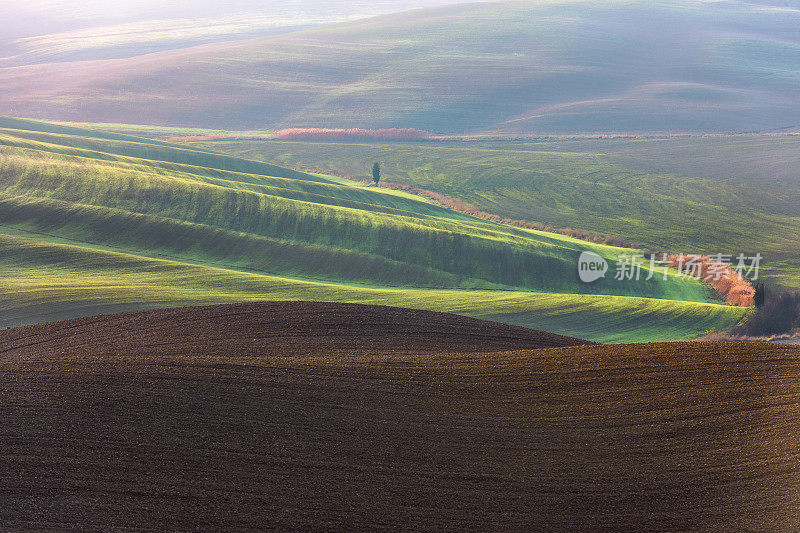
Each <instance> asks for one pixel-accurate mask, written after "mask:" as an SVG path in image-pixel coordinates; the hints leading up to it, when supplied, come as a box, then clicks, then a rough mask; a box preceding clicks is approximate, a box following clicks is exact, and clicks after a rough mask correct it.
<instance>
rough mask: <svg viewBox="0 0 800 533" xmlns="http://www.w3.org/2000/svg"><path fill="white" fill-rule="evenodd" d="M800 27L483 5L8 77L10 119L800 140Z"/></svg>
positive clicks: (644, 7)
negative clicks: (792, 134) (792, 136)
mask: <svg viewBox="0 0 800 533" xmlns="http://www.w3.org/2000/svg"><path fill="white" fill-rule="evenodd" d="M676 28H678V29H679V30H676ZM798 28H800V10H798V9H797V6H790V7H786V6H785V5H783V6H782V7H781V8H774V7H772V8H771V7H769V6H764V5H755V4H753V3H751V2H745V1H730V2H693V1H688V0H687V1H680V2H649V1H646V0H630V1H626V2H622V3H620V2H616V1H612V0H604V1H598V2H586V1H583V0H558V1H548V2H521V1H513V2H512V1H506V2H487V3H480V4H472V5H460V6H452V7H445V8H438V9H432V10H420V11H411V12H407V13H401V14H394V15H389V16H384V17H377V18H372V19H367V20H361V21H356V22H350V23H345V24H338V25H332V26H325V27H322V28H316V29H312V30H308V31H302V32H297V33H291V34H285V35H280V36H275V37H270V38H266V39H257V40H246V41H238V42H228V43H219V44H211V45H207V46H201V47H195V48H187V49H182V50H174V51H166V52H162V53H156V54H147V55H141V56H138V57H130V58H123V59H116V60H110V61H78V62H71V63H70V62H61V63H49V64H41V65H33V66H26V67H19V68H5V69H2V70H0V83H2V84H3V87H4V90H3V93H2V94H0V112H3V113H6V114H15V115H23V116H35V117H42V118H51V119H59V120H77V121H83V122H123V123H138V122H142V120H141V117H142V116H147V117H148V120H149V121H151V122H152V123H156V124H162V125H168V126H195V127H203V128H216V129H240V130H243V129H269V128H273V127H281V126H288V127H302V126H308V127H326V126H327V127H373V128H375V127H416V128H424V129H432V130H435V131H438V132H473V131H476V130H478V131H479V130H499V131H504V132H513V133H517V132H540V133H552V132H594V131H623V132H653V131H662V132H663V131H714V132H728V131H757V130H764V129H773V128H784V127H788V126H796V125H798V124H800V111H798V109H800V106H798V105H797V103H798V101H797V94H798V84H800V78H798V76H797V74H796V73H797V72H798V71H800V64H799V63H798V57H799V56H798V54H797V51H798V49H800V34H799V33H798V31H799V30H798ZM145 110H146V112H145Z"/></svg>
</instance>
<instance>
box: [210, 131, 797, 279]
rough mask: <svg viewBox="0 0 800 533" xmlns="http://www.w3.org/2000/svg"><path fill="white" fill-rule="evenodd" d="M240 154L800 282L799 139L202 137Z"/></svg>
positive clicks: (787, 137)
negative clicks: (741, 259)
mask: <svg viewBox="0 0 800 533" xmlns="http://www.w3.org/2000/svg"><path fill="white" fill-rule="evenodd" d="M198 146H203V147H206V148H213V149H215V150H221V151H224V152H228V153H230V154H233V155H237V156H240V157H245V158H248V159H256V160H266V161H272V162H275V163H277V164H281V165H286V166H292V167H299V168H314V169H319V170H320V171H322V172H330V173H340V174H349V175H353V176H364V175H365V174H367V173H368V171H369V168H366V169H365V165H364V161H373V160H376V161H381V162H382V163H383V170H384V176H385V179H386V180H388V181H395V182H400V183H404V184H408V185H413V186H417V187H421V188H424V189H429V190H433V191H435V192H438V193H442V194H445V195H448V196H451V197H455V198H458V199H461V200H464V201H466V202H468V203H470V204H472V205H475V206H478V207H480V208H481V209H483V210H485V211H488V212H490V213H496V214H500V215H503V216H505V217H509V218H521V219H525V220H529V221H533V222H540V223H544V224H549V225H552V226H554V227H562V228H563V227H567V228H573V229H581V230H586V231H594V232H599V233H604V234H610V235H619V236H622V237H625V238H627V239H628V240H630V241H634V242H638V243H641V244H644V245H647V246H650V247H653V248H655V249H661V250H669V251H673V252H675V253H698V252H702V253H708V254H716V253H723V254H732V255H738V254H740V253H745V254H747V255H755V254H756V253H761V254H762V255H763V256H764V257H765V261H764V268H765V270H764V272H765V274H766V275H767V277H768V278H769V279H770V280H771V281H773V282H776V283H780V284H781V285H784V286H791V287H800V259H798V258H800V237H798V235H800V203H798V202H797V198H800V179H799V178H798V175H797V172H796V169H797V166H798V164H800V156H798V154H800V136H780V137H775V136H764V135H752V136H712V137H692V138H685V139H668V138H667V139H647V140H631V139H611V140H602V139H601V140H574V141H542V142H449V143H448V142H440V143H439V142H437V143H433V142H429V143H418V144H398V143H392V144H383V145H380V144H364V143H319V142H315V143H310V142H305V143H302V142H263V141H261V142H253V141H241V142H224V141H221V142H213V143H201V144H199V145H198Z"/></svg>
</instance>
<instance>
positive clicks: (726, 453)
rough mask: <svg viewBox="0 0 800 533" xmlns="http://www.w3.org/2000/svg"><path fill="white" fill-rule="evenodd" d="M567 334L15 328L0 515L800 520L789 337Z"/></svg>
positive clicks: (198, 325) (777, 525)
mask: <svg viewBox="0 0 800 533" xmlns="http://www.w3.org/2000/svg"><path fill="white" fill-rule="evenodd" d="M576 343H577V344H580V343H581V341H577V340H576V339H567V338H564V337H558V336H554V335H550V334H546V333H540V332H534V331H530V330H525V329H521V328H515V327H512V326H506V325H500V324H494V323H489V322H481V321H477V320H472V319H466V318H462V317H454V316H452V315H443V314H438V313H427V312H420V311H407V310H400V309H392V308H380V307H367V306H355V305H336V304H308V303H300V304H288V303H281V304H277V303H273V304H248V305H235V306H218V307H206V308H195V309H179V310H165V311H154V312H144V313H132V314H123V315H114V316H109V317H95V318H91V319H79V320H72V321H66V322H61V323H55V324H49V325H41V326H32V327H28V328H18V329H12V330H6V331H3V332H0V528H4V529H26V528H27V529H37V530H41V529H49V528H52V529H65V528H66V529H93V530H115V529H116V530H120V529H128V528H131V529H149V530H154V531H169V530H215V531H218V530H232V529H269V528H283V529H296V528H303V529H317V530H331V529H337V530H366V529H375V528H388V529H421V528H426V529H437V530H448V529H449V530H464V529H483V530H486V529H492V530H508V529H525V530H564V529H569V530H587V531H588V530H593V531H595V530H603V529H626V530H630V529H640V530H665V529H666V530H683V531H685V530H708V531H729V530H759V531H760V530H784V531H792V530H797V529H798V528H800V348H798V347H793V346H780V345H772V344H747V343H729V344H726V343H706V344H699V343H672V344H652V345H625V346H574V345H575V344H576ZM554 345H562V347H558V348H545V349H533V348H537V347H541V346H545V347H550V346H554ZM563 345H573V346H566V347H563Z"/></svg>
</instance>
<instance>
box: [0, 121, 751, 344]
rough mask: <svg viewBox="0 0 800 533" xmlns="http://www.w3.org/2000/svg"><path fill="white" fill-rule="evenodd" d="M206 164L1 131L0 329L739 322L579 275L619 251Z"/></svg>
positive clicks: (652, 285)
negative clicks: (466, 320) (491, 319)
mask: <svg viewBox="0 0 800 533" xmlns="http://www.w3.org/2000/svg"><path fill="white" fill-rule="evenodd" d="M102 150H108V151H102ZM148 156H150V157H152V159H147V157H148ZM209 157H210V158H211V159H210V163H211V166H210V167H208V166H202V165H203V164H204V163H205V162H206V158H209ZM215 157H216V156H215V154H213V153H210V152H204V151H193V150H186V149H181V148H174V149H173V148H172V147H169V146H160V147H157V150H156V151H155V152H144V153H142V151H141V145H140V143H139V142H138V141H127V140H103V139H100V140H98V139H97V138H95V137H88V136H78V137H76V136H75V135H67V134H63V133H48V132H31V131H29V130H11V129H5V130H0V234H1V235H3V239H4V240H3V243H4V248H5V252H4V255H3V259H2V260H0V261H1V264H2V265H3V271H4V272H3V273H4V280H5V283H4V285H5V287H7V289H6V290H5V295H4V299H5V300H6V301H5V302H4V304H3V305H4V315H5V316H4V318H3V319H2V322H3V323H4V324H6V325H14V324H20V323H30V322H33V321H37V320H40V319H41V318H42V312H45V313H49V314H48V317H53V318H55V317H58V316H61V315H60V314H59V313H63V314H64V316H67V315H69V316H74V315H75V314H76V313H84V312H85V310H83V311H82V309H84V307H87V306H88V308H91V304H90V302H92V301H94V302H95V303H96V305H98V306H101V307H102V308H103V309H105V308H106V307H104V306H111V307H109V309H116V307H114V306H122V308H125V306H126V305H134V306H136V305H141V306H144V307H153V306H164V305H178V304H186V303H195V302H203V303H215V302H221V301H235V300H237V299H242V300H254V299H262V300H263V299H274V298H278V299H294V300H296V299H302V300H311V299H319V300H334V301H370V302H383V303H394V304H396V305H405V306H407V307H417V308H426V309H434V310H447V311H453V310H455V311H458V312H461V313H463V314H470V315H476V316H483V315H490V314H492V315H498V316H501V317H502V319H503V320H504V321H506V322H509V323H522V324H536V323H542V324H546V325H547V326H548V327H551V328H553V329H555V330H556V331H561V330H563V331H567V330H569V331H573V330H574V331H575V332H579V331H582V329H581V328H586V329H587V332H588V333H589V334H590V335H591V337H590V338H592V339H604V340H632V339H673V338H681V337H685V336H691V335H697V334H700V333H702V332H704V331H705V330H707V329H711V328H718V329H724V328H726V327H729V326H731V325H732V324H733V323H735V322H736V321H737V320H738V319H739V318H740V317H741V315H742V313H743V310H741V309H731V308H728V307H724V306H719V305H715V304H714V302H713V300H710V299H709V298H710V295H709V290H708V288H707V287H706V286H704V285H702V284H700V283H698V282H696V281H694V280H687V279H682V278H680V277H678V276H676V275H675V274H676V273H675V272H670V274H669V275H668V276H667V277H666V278H662V276H661V274H660V273H659V274H657V275H656V276H654V277H653V279H650V280H645V279H642V280H639V281H617V280H615V279H613V277H612V276H611V275H609V276H607V279H604V280H600V281H598V282H596V283H593V284H584V283H581V282H580V281H579V280H578V279H577V273H576V262H577V257H578V255H579V254H580V253H581V252H582V251H584V250H593V251H595V252H596V253H598V254H600V255H602V256H604V257H606V258H608V259H609V261H610V263H611V268H612V271H613V269H614V266H615V264H616V260H617V256H618V254H620V253H625V252H630V250H624V249H619V248H612V247H609V246H603V245H594V244H589V243H585V242H582V241H578V240H575V239H572V238H569V237H565V236H561V235H555V234H548V233H544V232H538V231H532V230H525V229H520V228H514V227H510V226H505V225H502V224H496V223H491V222H486V221H482V220H478V219H474V218H471V217H468V216H465V215H462V214H459V213H455V212H453V211H449V210H447V209H444V208H442V207H439V206H437V205H434V204H432V203H430V202H427V201H422V200H420V199H419V198H417V197H415V196H413V195H410V194H405V193H403V194H398V193H394V192H391V193H386V192H383V191H381V190H380V189H375V188H368V187H356V186H352V185H347V184H343V183H334V182H333V181H334V180H325V179H324V178H320V177H318V176H308V179H294V178H293V177H275V176H264V175H262V174H254V173H242V172H234V171H231V170H227V169H223V168H218V167H220V166H223V165H216V166H215V165H214V162H216V161H219V159H215ZM220 157H222V156H220ZM187 158H188V159H187ZM224 158H225V159H224V160H225V161H232V164H231V165H229V166H233V167H247V166H250V167H253V169H258V168H260V169H261V170H264V168H266V167H263V166H260V164H259V163H255V162H250V161H246V160H238V159H235V158H233V157H231V156H224ZM184 159H187V161H186V162H181V161H178V160H184ZM287 173H288V171H287ZM291 175H292V176H295V175H296V176H300V177H305V176H307V175H306V174H302V173H295V174H291ZM338 181H341V180H338ZM129 262H133V264H136V265H139V266H138V267H136V268H133V269H130V268H128V267H127V266H126V265H128V264H129ZM107 263H108V264H109V265H110V266H107V267H106V266H103V265H106V264H107ZM137 268H139V269H140V270H137ZM644 274H645V276H646V275H647V271H645V273H644ZM171 276H174V277H171ZM37 287H38V289H37ZM37 294H38V295H39V296H37ZM431 299H433V301H431ZM137 302H138V303H137ZM568 311H574V312H575V313H568ZM576 316H580V317H583V318H582V319H579V320H575V317H576ZM590 316H593V317H594V320H593V321H592V322H588V321H587V320H588V317H590ZM626 316H627V317H628V318H627V319H626V318H625V317H626Z"/></svg>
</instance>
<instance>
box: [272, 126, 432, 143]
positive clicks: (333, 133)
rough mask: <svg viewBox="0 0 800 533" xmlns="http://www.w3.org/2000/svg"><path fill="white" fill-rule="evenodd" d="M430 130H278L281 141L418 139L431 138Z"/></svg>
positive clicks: (273, 136)
mask: <svg viewBox="0 0 800 533" xmlns="http://www.w3.org/2000/svg"><path fill="white" fill-rule="evenodd" d="M430 135H431V133H430V132H429V131H424V130H417V129H414V128H390V129H382V130H368V129H362V128H348V129H341V128H335V129H330V128H291V129H285V130H280V131H276V132H275V133H273V134H272V138H273V139H278V140H281V141H416V140H422V139H427V138H429V137H430Z"/></svg>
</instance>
